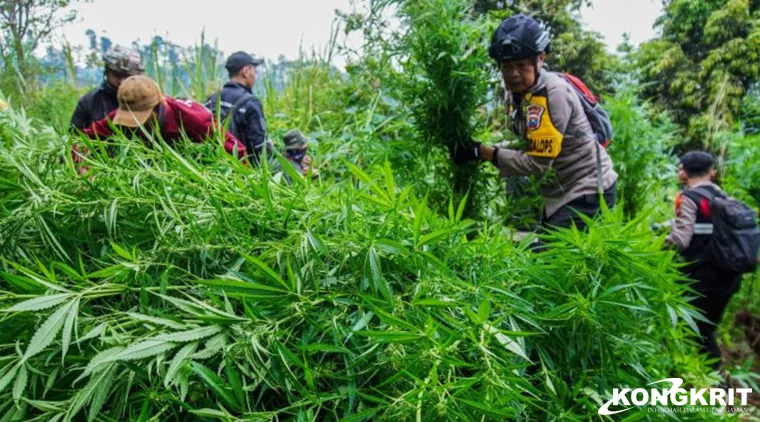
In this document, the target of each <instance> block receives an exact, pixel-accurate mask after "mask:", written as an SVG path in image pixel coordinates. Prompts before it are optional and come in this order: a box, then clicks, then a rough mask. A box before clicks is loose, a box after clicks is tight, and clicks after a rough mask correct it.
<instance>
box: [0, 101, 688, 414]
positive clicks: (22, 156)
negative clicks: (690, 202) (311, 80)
mask: <svg viewBox="0 0 760 422" xmlns="http://www.w3.org/2000/svg"><path fill="white" fill-rule="evenodd" d="M0 117H2V120H0V123H1V124H3V125H7V126H8V127H11V126H12V127H13V133H14V136H13V138H12V139H10V140H8V141H7V143H4V144H3V145H2V146H0V168H2V169H3V174H4V177H3V179H2V184H0V253H2V255H3V257H4V260H3V261H2V272H1V273H0V286H1V288H2V290H3V301H2V304H0V309H2V310H3V313H2V315H3V317H2V319H0V362H1V366H0V412H1V413H2V414H4V415H10V417H13V418H16V419H21V420H39V421H42V420H51V419H55V418H57V419H56V420H83V419H88V420H103V419H116V420H137V419H141V418H146V417H149V416H150V417H154V418H156V419H160V420H177V421H179V420H188V419H193V418H196V419H197V418H204V419H209V420H223V421H243V420H272V419H287V418H293V419H298V420H309V421H317V420H339V419H342V418H345V420H355V421H361V420H396V421H400V420H403V421H406V420H424V421H428V420H430V421H437V420H442V419H449V420H476V419H477V420H504V419H522V420H546V419H549V418H552V417H555V416H556V415H558V414H564V415H567V416H568V417H569V418H573V419H579V420H588V419H591V418H593V417H595V415H596V412H597V409H598V407H599V400H601V398H604V397H609V395H610V391H611V389H612V388H617V387H620V386H625V385H637V386H638V385H644V384H645V383H647V382H650V381H651V380H652V379H661V378H665V377H667V376H669V375H671V374H672V373H673V371H677V373H679V374H680V375H682V376H684V377H686V378H689V377H693V376H698V374H699V371H694V369H696V368H695V367H691V366H689V365H686V366H685V365H684V362H685V361H684V359H685V357H686V356H688V355H689V354H691V353H693V350H692V349H691V348H690V345H689V343H688V342H686V341H685V335H686V333H687V331H686V330H685V329H684V328H685V326H686V325H689V324H691V325H693V317H694V311H693V310H691V309H690V308H689V307H688V306H687V305H686V304H685V303H684V300H683V298H682V294H683V291H684V289H685V287H684V286H683V285H681V284H679V283H676V280H677V278H678V273H677V271H676V269H675V268H674V267H673V266H672V264H671V258H672V253H671V252H663V251H662V250H661V241H656V242H653V241H652V239H651V235H650V234H649V232H648V230H647V229H646V227H645V226H644V225H642V224H640V222H639V221H633V222H631V223H627V224H626V223H623V222H622V221H621V215H620V214H617V215H610V214H607V215H606V216H605V219H604V221H603V222H601V223H600V224H597V225H592V228H591V230H590V232H589V233H579V232H574V231H565V232H560V233H556V234H554V235H550V236H547V238H546V241H547V242H548V243H549V244H550V245H551V247H550V249H551V252H547V253H546V254H542V255H540V256H535V255H534V254H532V253H531V252H529V251H528V250H527V245H515V244H513V243H512V241H511V240H510V239H508V238H505V237H504V236H503V235H502V234H501V231H500V230H499V228H498V227H496V228H493V229H489V228H488V227H481V226H479V225H477V224H475V223H474V222H472V221H468V220H465V219H462V212H463V208H462V205H461V204H452V207H451V209H450V210H449V211H448V212H447V213H444V214H443V215H441V214H438V213H436V212H434V211H432V210H431V209H430V208H428V207H427V205H426V203H425V200H424V199H423V198H420V197H418V196H417V194H416V193H415V192H414V191H413V190H412V189H410V188H405V187H403V186H398V185H396V184H395V183H394V180H393V175H392V174H391V170H390V167H389V166H387V165H386V166H383V167H381V168H378V169H374V170H373V171H372V172H370V173H367V172H365V171H364V170H362V169H360V168H359V167H357V166H353V165H350V164H348V163H344V164H343V165H344V166H345V169H346V171H347V172H349V173H350V174H351V175H352V176H353V178H355V179H356V180H357V181H358V182H357V183H355V182H354V179H353V178H347V179H344V180H334V181H332V183H325V184H323V185H322V184H320V183H313V182H311V181H307V180H302V179H299V178H298V177H297V176H296V177H294V179H293V180H294V183H293V184H292V185H288V184H285V183H281V182H278V181H277V179H276V178H272V177H271V175H269V174H268V172H267V169H266V168H263V169H251V168H248V167H245V166H242V165H240V164H238V163H237V162H236V161H235V160H234V159H233V158H231V157H229V156H228V155H227V154H225V153H224V152H223V151H222V150H221V148H220V147H219V146H216V145H214V144H213V143H207V144H203V145H197V144H182V145H179V146H178V149H177V150H174V149H169V148H168V147H166V146H165V145H162V144H156V145H154V147H153V148H148V147H146V146H145V145H143V144H142V143H133V142H132V141H130V140H128V139H115V140H113V143H112V147H113V148H112V149H111V151H110V153H109V152H106V151H102V152H98V148H96V144H94V143H93V144H91V145H90V149H91V150H92V151H93V154H91V155H90V156H89V158H88V165H89V166H90V168H91V170H92V174H93V176H94V178H93V179H92V180H90V179H89V178H77V176H76V172H75V170H74V168H73V167H72V165H71V162H70V161H69V160H68V159H66V160H64V161H65V162H64V163H63V164H61V163H60V162H59V158H58V157H59V156H61V155H62V154H65V152H66V146H64V145H61V143H60V141H59V140H58V139H57V138H56V136H55V133H53V132H52V131H49V130H46V131H45V133H44V134H43V133H40V132H38V131H36V130H33V129H31V126H30V125H29V124H28V122H27V121H26V120H25V119H24V118H23V116H20V115H18V114H15V113H11V114H9V115H0ZM188 156H190V157H193V158H194V159H192V160H191V159H188V158H186V157H188ZM336 165H337V164H336ZM468 233H473V234H476V236H474V238H473V239H472V240H469V239H468V237H467V236H465V235H466V234H468ZM690 381H692V382H700V383H701V382H702V381H701V380H700V379H698V378H691V379H690ZM642 415H644V417H646V414H642ZM694 417H695V418H698V417H699V415H695V416H694Z"/></svg>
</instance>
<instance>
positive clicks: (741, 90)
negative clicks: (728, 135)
mask: <svg viewBox="0 0 760 422" xmlns="http://www.w3.org/2000/svg"><path fill="white" fill-rule="evenodd" d="M663 4H664V14H663V15H662V16H661V17H660V18H659V19H658V20H657V23H656V26H657V27H658V28H659V29H660V31H661V36H660V37H659V38H657V39H655V40H652V41H650V42H648V43H645V44H643V45H642V46H641V49H640V51H639V52H638V53H637V55H636V62H637V67H638V68H639V69H641V75H640V77H641V79H642V82H643V85H644V86H645V88H644V90H643V94H644V96H645V97H646V98H647V99H650V100H652V102H653V103H654V104H655V105H656V107H657V108H658V110H659V111H668V112H670V114H671V116H672V117H673V120H674V121H675V122H676V123H678V124H679V125H680V126H681V127H682V128H683V129H684V131H685V134H686V142H685V143H684V145H683V147H684V149H686V148H696V147H708V148H716V149H717V147H718V146H717V145H715V140H716V135H717V134H718V133H719V132H721V131H723V130H725V129H730V128H732V127H733V123H734V121H735V120H736V118H737V116H738V113H740V111H741V108H742V106H741V104H742V100H743V98H744V96H745V95H746V94H747V93H748V92H749V90H750V88H751V87H752V85H753V84H754V83H755V82H756V81H757V80H758V78H760V2H758V1H757V0H754V1H750V0H728V1H726V0H666V1H664V3H663Z"/></svg>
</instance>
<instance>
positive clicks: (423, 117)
mask: <svg viewBox="0 0 760 422" xmlns="http://www.w3.org/2000/svg"><path fill="white" fill-rule="evenodd" d="M387 10H393V11H394V12H395V15H396V17H398V18H399V19H400V21H401V28H400V29H399V30H398V31H397V32H392V33H390V34H385V33H382V32H381V31H377V32H376V33H372V32H370V33H369V35H370V36H369V38H368V39H369V40H370V44H371V45H370V47H371V48H374V49H376V50H382V51H384V52H385V53H384V54H385V55H386V56H387V57H388V58H389V60H390V63H392V64H393V65H395V66H397V68H398V69H400V72H391V73H390V75H389V76H391V78H392V79H391V80H390V83H391V86H390V89H391V90H392V92H393V93H394V95H395V96H396V97H397V98H399V99H400V100H401V101H402V103H403V106H404V107H405V108H407V109H408V110H410V112H411V114H412V116H413V118H414V122H415V125H416V129H417V131H418V133H419V136H420V138H421V142H424V143H425V144H426V145H427V146H428V148H430V149H431V150H438V151H441V150H442V151H446V152H447V153H448V151H450V150H454V149H455V148H458V147H459V145H460V144H461V142H463V141H464V140H466V139H469V137H470V136H471V135H472V134H473V133H474V132H475V131H476V128H477V126H478V125H477V119H478V113H477V112H478V108H479V107H480V106H481V105H482V104H484V103H485V102H486V101H487V96H486V94H487V91H488V87H489V81H490V79H491V78H492V74H491V73H490V72H489V70H490V69H492V67H490V66H489V62H488V58H487V54H486V48H484V39H485V38H486V37H487V36H488V34H489V33H490V30H489V27H488V25H487V23H486V21H485V20H484V19H482V18H476V17H474V15H473V11H472V8H471V4H470V1H469V0H453V1H447V0H403V1H402V0H399V1H388V2H381V3H380V4H379V5H378V10H377V11H376V12H375V13H376V14H382V13H383V11H387ZM380 29H381V30H384V29H386V28H385V27H382V26H381V27H380ZM452 170H453V171H452ZM430 172H431V173H432V174H435V175H436V177H437V178H439V180H446V179H449V180H451V186H452V189H453V191H454V192H456V194H457V195H458V197H459V198H462V197H463V196H464V195H466V194H467V193H468V191H469V192H470V195H469V201H468V205H467V207H466V208H467V209H466V212H467V215H475V214H476V213H477V210H475V209H474V201H473V200H472V199H473V198H474V197H475V192H473V191H472V189H474V188H475V186H476V183H475V181H476V180H477V174H478V170H477V166H476V165H475V164H468V165H461V166H457V167H455V168H453V169H452V168H450V167H448V166H440V165H439V166H437V167H431V168H430ZM449 175H451V176H449Z"/></svg>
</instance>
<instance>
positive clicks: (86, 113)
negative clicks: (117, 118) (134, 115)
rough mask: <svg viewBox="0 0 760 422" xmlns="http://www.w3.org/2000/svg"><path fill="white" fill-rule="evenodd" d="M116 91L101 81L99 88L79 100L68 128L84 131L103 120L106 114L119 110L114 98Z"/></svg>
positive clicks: (117, 102) (106, 82)
mask: <svg viewBox="0 0 760 422" xmlns="http://www.w3.org/2000/svg"><path fill="white" fill-rule="evenodd" d="M116 92H117V89H116V88H115V87H113V86H112V85H111V84H109V83H108V81H103V83H102V84H101V85H100V87H98V88H96V89H93V90H92V91H90V92H88V93H87V94H85V95H84V96H83V97H82V98H80V99H79V103H77V108H76V109H75V110H74V115H73V116H71V124H70V126H71V127H72V128H74V129H79V130H84V129H85V128H87V127H90V125H92V124H93V122H97V121H98V120H101V119H103V118H104V117H106V116H107V115H108V113H110V112H112V111H114V110H116V109H117V108H119V101H118V100H117V98H116Z"/></svg>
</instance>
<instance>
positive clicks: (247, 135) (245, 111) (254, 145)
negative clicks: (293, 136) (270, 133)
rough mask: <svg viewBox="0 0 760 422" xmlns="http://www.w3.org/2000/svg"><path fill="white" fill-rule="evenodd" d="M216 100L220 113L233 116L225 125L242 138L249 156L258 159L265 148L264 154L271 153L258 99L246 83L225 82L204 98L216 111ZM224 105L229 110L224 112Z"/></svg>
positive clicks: (208, 106) (237, 136) (222, 115)
mask: <svg viewBox="0 0 760 422" xmlns="http://www.w3.org/2000/svg"><path fill="white" fill-rule="evenodd" d="M217 101H219V104H220V106H219V109H220V115H221V116H220V117H221V118H222V119H225V117H227V115H229V116H232V117H231V118H230V119H232V121H231V122H229V126H228V129H229V131H230V132H232V134H233V135H234V136H235V137H236V138H237V139H239V140H240V141H242V142H243V144H244V145H245V149H246V150H247V151H248V154H249V156H250V157H251V158H252V159H253V160H254V161H257V160H258V157H259V155H260V154H261V150H262V149H263V148H265V147H266V148H267V156H268V157H271V156H272V150H271V145H269V144H267V142H266V139H267V134H266V130H267V125H266V120H265V118H264V109H263V107H262V106H261V101H259V99H258V98H256V96H255V95H253V92H252V91H251V90H250V89H248V87H246V86H244V85H241V84H239V83H236V82H227V83H226V84H225V85H224V87H222V90H221V91H217V92H215V93H213V94H211V96H210V97H209V98H208V100H206V103H205V106H206V108H208V109H209V110H211V112H212V113H214V114H215V115H216V112H217ZM225 109H227V110H229V111H227V112H225Z"/></svg>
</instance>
